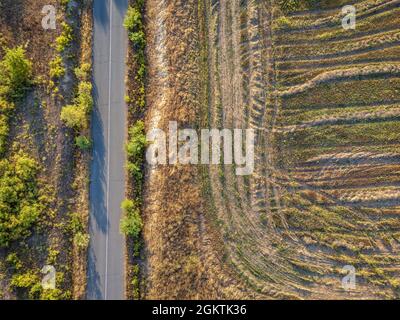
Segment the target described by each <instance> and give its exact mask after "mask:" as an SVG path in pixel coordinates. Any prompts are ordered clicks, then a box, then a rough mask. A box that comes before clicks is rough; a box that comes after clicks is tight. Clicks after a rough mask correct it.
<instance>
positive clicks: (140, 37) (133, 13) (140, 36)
mask: <svg viewBox="0 0 400 320" xmlns="http://www.w3.org/2000/svg"><path fill="white" fill-rule="evenodd" d="M138 7H139V6H138ZM138 7H129V8H128V11H127V14H126V17H125V20H124V27H125V28H126V29H127V30H128V37H129V39H130V40H131V41H132V43H133V45H134V46H135V48H136V49H140V50H143V49H144V47H145V46H146V36H145V34H144V27H143V18H142V13H141V12H140V10H139V9H138Z"/></svg>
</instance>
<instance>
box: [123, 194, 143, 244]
mask: <svg viewBox="0 0 400 320" xmlns="http://www.w3.org/2000/svg"><path fill="white" fill-rule="evenodd" d="M139 207H140V206H139V205H138V204H137V203H135V202H133V201H132V200H124V201H123V202H122V204H121V208H122V210H123V212H124V218H123V219H122V220H121V232H122V233H123V234H125V235H126V236H131V237H133V238H138V237H139V234H140V232H141V231H142V228H143V221H142V218H141V216H140V208H139Z"/></svg>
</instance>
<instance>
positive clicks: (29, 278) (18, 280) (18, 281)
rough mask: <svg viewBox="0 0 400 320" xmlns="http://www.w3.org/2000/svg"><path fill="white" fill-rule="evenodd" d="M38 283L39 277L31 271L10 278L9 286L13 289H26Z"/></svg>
mask: <svg viewBox="0 0 400 320" xmlns="http://www.w3.org/2000/svg"><path fill="white" fill-rule="evenodd" d="M38 282H39V277H38V276H37V275H36V274H34V273H33V272H32V271H29V272H27V273H23V274H15V275H13V276H12V278H11V282H10V285H11V287H14V288H24V289H28V288H31V287H33V286H34V285H35V284H36V283H38Z"/></svg>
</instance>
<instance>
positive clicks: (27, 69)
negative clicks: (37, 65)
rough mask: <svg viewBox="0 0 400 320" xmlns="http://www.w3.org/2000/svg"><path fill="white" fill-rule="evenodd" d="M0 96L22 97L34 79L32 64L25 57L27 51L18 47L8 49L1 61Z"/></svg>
mask: <svg viewBox="0 0 400 320" xmlns="http://www.w3.org/2000/svg"><path fill="white" fill-rule="evenodd" d="M0 70H1V72H0V87H1V90H0V94H1V95H3V96H12V97H14V98H15V97H20V96H21V94H22V93H23V91H24V90H25V88H26V87H27V86H29V85H30V80H31V77H32V63H31V61H29V60H28V59H27V58H26V57H25V49H24V48H23V47H21V46H20V47H16V48H13V49H6V52H5V55H4V58H3V60H2V61H0Z"/></svg>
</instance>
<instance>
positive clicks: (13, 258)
mask: <svg viewBox="0 0 400 320" xmlns="http://www.w3.org/2000/svg"><path fill="white" fill-rule="evenodd" d="M6 262H7V264H8V265H10V266H11V267H12V268H14V269H15V270H19V269H21V268H22V262H21V260H20V259H19V258H18V256H17V254H16V253H15V252H13V253H10V254H9V255H8V256H7V258H6Z"/></svg>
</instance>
